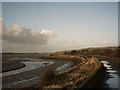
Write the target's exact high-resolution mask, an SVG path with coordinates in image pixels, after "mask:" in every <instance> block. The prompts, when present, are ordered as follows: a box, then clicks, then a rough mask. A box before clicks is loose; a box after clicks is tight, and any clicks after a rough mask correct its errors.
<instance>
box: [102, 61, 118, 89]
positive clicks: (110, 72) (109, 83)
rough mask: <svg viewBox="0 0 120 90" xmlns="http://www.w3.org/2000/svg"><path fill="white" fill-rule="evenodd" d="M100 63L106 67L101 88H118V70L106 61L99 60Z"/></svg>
mask: <svg viewBox="0 0 120 90" xmlns="http://www.w3.org/2000/svg"><path fill="white" fill-rule="evenodd" d="M101 63H103V66H104V67H105V68H106V74H105V78H104V82H103V83H102V86H101V88H118V87H119V86H118V78H119V77H118V72H117V71H116V70H114V69H113V68H112V65H111V64H110V63H109V62H108V61H101Z"/></svg>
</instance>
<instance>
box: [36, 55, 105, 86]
mask: <svg viewBox="0 0 120 90" xmlns="http://www.w3.org/2000/svg"><path fill="white" fill-rule="evenodd" d="M48 58H52V59H56V58H57V59H58V58H59V59H61V60H70V61H73V62H74V63H75V65H74V66H72V67H71V68H69V69H67V70H65V71H63V72H60V73H59V74H58V75H57V76H54V77H53V78H52V79H49V80H47V81H44V84H42V85H39V83H37V84H36V85H37V86H36V85H35V87H36V88H92V87H95V86H97V84H98V83H99V79H100V78H99V77H98V76H101V75H100V74H101V73H102V70H103V67H102V64H101V62H100V61H99V60H97V59H96V58H95V57H87V56H71V55H68V56H66V55H59V56H50V57H48ZM39 86H42V87H39Z"/></svg>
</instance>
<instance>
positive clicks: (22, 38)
mask: <svg viewBox="0 0 120 90" xmlns="http://www.w3.org/2000/svg"><path fill="white" fill-rule="evenodd" d="M2 35H3V40H5V41H7V42H10V43H15V44H31V45H44V44H46V43H47V41H48V40H49V39H50V38H52V37H54V36H55V34H54V33H53V32H52V31H50V30H42V31H41V32H40V33H38V32H36V31H35V30H32V29H28V28H24V27H20V26H19V25H17V24H13V25H12V26H10V27H8V28H7V29H3V32H2Z"/></svg>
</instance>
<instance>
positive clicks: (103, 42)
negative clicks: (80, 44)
mask: <svg viewBox="0 0 120 90" xmlns="http://www.w3.org/2000/svg"><path fill="white" fill-rule="evenodd" d="M100 44H101V45H108V44H110V42H109V41H106V40H105V41H101V42H100Z"/></svg>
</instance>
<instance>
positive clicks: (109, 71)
mask: <svg viewBox="0 0 120 90" xmlns="http://www.w3.org/2000/svg"><path fill="white" fill-rule="evenodd" d="M106 72H108V73H117V71H115V70H107V71H106Z"/></svg>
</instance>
